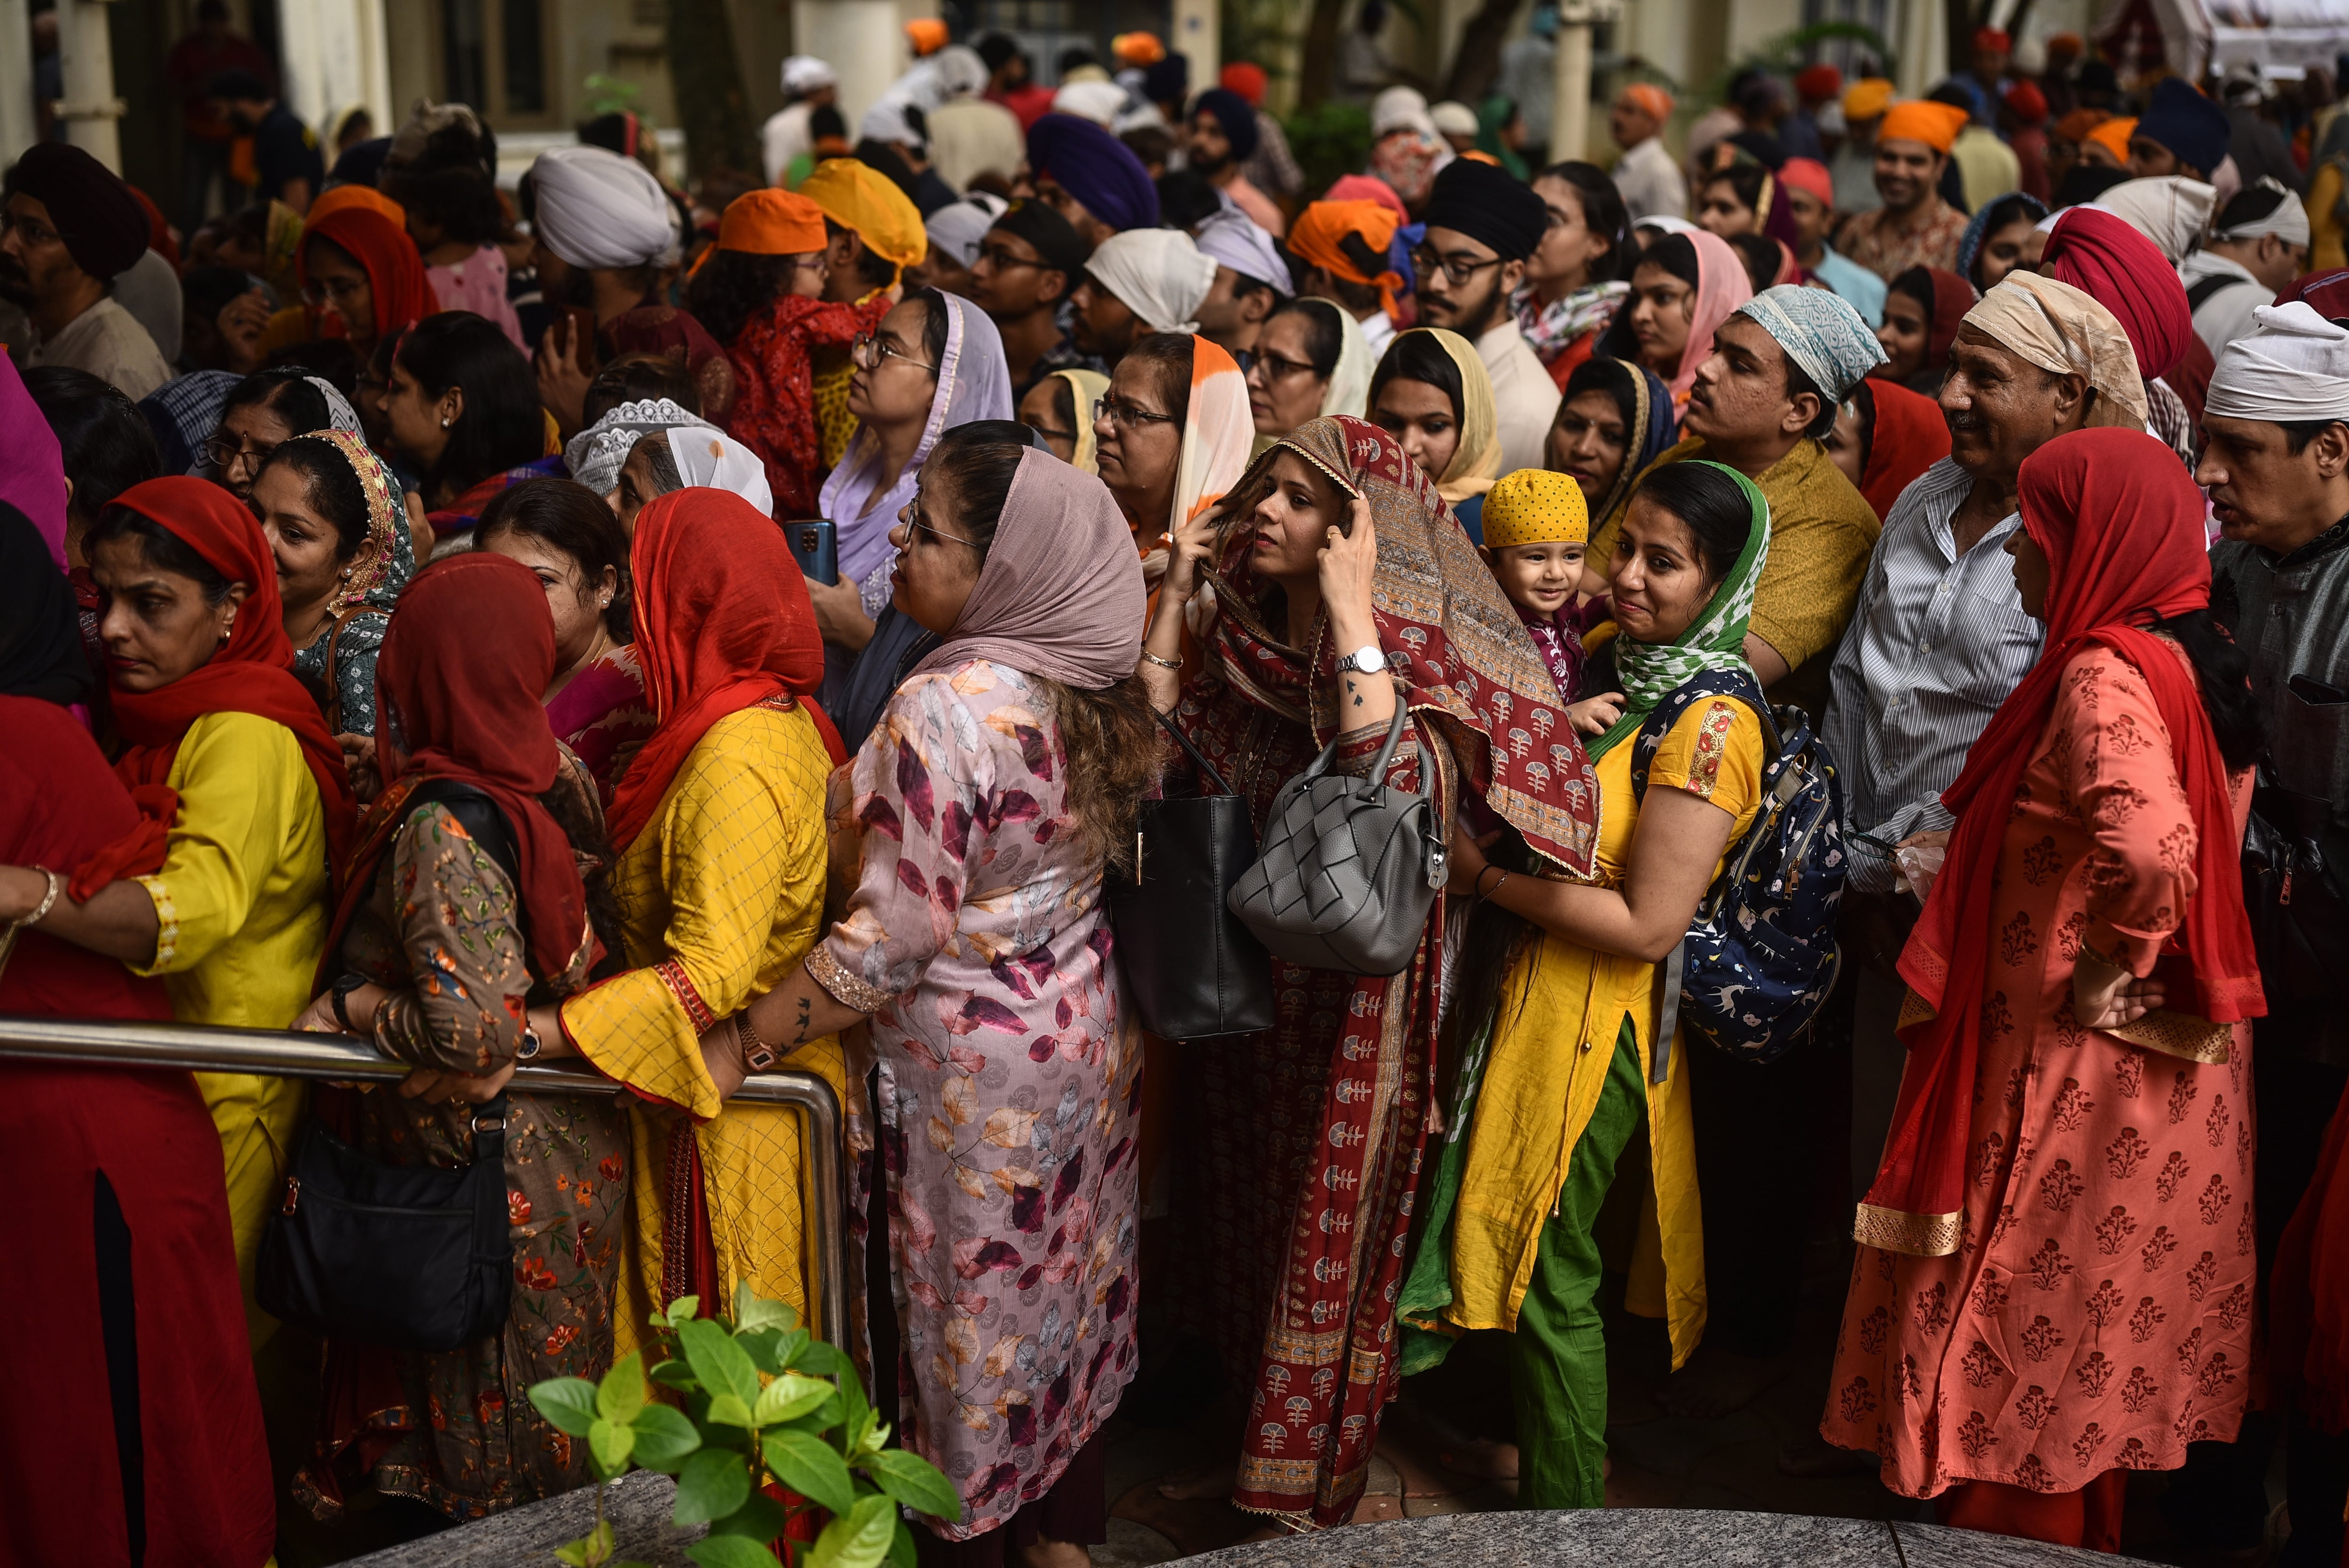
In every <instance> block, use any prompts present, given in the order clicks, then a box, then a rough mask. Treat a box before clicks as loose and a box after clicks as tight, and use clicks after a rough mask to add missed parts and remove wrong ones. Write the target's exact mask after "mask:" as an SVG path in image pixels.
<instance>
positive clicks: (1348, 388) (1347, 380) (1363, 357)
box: [1309, 294, 1378, 419]
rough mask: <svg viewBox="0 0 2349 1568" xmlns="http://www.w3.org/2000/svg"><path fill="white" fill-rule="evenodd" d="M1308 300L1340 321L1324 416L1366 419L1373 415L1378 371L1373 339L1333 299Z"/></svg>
mask: <svg viewBox="0 0 2349 1568" xmlns="http://www.w3.org/2000/svg"><path fill="white" fill-rule="evenodd" d="M1309 298H1310V299H1311V300H1312V301H1313V302H1314V303H1315V304H1325V305H1328V306H1329V307H1330V309H1329V313H1328V314H1329V315H1334V316H1336V317H1337V318H1338V367H1337V368H1336V369H1335V370H1332V371H1331V372H1330V385H1329V387H1327V389H1325V390H1324V391H1323V392H1322V394H1321V408H1320V413H1321V417H1322V418H1329V417H1330V416H1331V415H1333V414H1350V415H1352V416H1353V417H1354V418H1357V419H1360V418H1366V417H1367V416H1368V415H1369V412H1370V403H1371V373H1372V372H1374V371H1375V370H1377V369H1378V361H1377V359H1376V358H1375V357H1373V356H1372V355H1371V340H1370V339H1369V338H1367V337H1364V336H1363V335H1362V324H1361V322H1359V321H1356V320H1355V319H1354V313H1353V312H1352V311H1350V310H1348V309H1347V308H1346V307H1345V306H1344V305H1342V304H1339V303H1338V302H1337V301H1336V300H1333V299H1323V298H1322V297H1321V296H1320V295H1319V294H1313V295H1309Z"/></svg>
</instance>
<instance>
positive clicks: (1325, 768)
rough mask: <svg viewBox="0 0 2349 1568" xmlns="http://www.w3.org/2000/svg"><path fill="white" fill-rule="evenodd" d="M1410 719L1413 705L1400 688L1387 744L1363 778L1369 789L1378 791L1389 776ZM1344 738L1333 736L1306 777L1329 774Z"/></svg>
mask: <svg viewBox="0 0 2349 1568" xmlns="http://www.w3.org/2000/svg"><path fill="white" fill-rule="evenodd" d="M1409 717H1411V704H1410V703H1409V702H1407V701H1405V700H1404V694H1403V692H1402V689H1401V688H1400V687H1398V688H1397V689H1396V691H1395V706H1394V717H1392V718H1390V719H1388V720H1387V740H1386V744H1385V745H1384V746H1381V747H1380V748H1379V757H1378V760H1377V761H1375V762H1373V763H1371V770H1370V771H1369V772H1368V773H1366V774H1364V775H1363V776H1362V778H1363V782H1364V785H1365V787H1366V788H1367V789H1377V788H1378V786H1379V781H1380V780H1381V779H1384V778H1385V777H1386V776H1387V764H1388V763H1389V762H1392V761H1393V760H1394V754H1395V748H1396V747H1398V746H1400V745H1402V725H1403V720H1404V719H1406V718H1409ZM1343 738H1344V737H1343V736H1342V735H1333V736H1331V737H1330V744H1329V745H1327V746H1325V747H1323V748H1321V755H1320V756H1319V757H1317V758H1314V759H1313V766H1312V767H1310V768H1308V769H1306V770H1305V777H1307V778H1308V779H1319V778H1320V777H1321V775H1323V774H1324V773H1327V772H1329V771H1330V764H1331V763H1332V762H1334V761H1336V760H1337V759H1338V742H1339V741H1340V740H1341V739H1343ZM1364 799H1369V797H1368V796H1365V797H1364Z"/></svg>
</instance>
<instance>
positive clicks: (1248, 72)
mask: <svg viewBox="0 0 2349 1568" xmlns="http://www.w3.org/2000/svg"><path fill="white" fill-rule="evenodd" d="M1216 79H1217V80H1218V81H1220V82H1221V83H1222V84H1223V87H1224V90H1225V91H1226V92H1235V93H1237V94H1239V95H1240V97H1242V98H1246V99H1247V101H1248V106H1249V107H1250V108H1263V107H1264V87H1265V79H1264V67H1262V66H1258V65H1251V64H1250V63H1249V62H1247V61H1246V60H1234V61H1233V62H1232V63H1231V64H1230V65H1228V66H1226V67H1224V74H1223V75H1222V76H1221V77H1217V78H1216Z"/></svg>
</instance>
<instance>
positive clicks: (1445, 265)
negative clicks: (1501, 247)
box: [1411, 245, 1505, 288]
mask: <svg viewBox="0 0 2349 1568" xmlns="http://www.w3.org/2000/svg"><path fill="white" fill-rule="evenodd" d="M1504 259H1505V258H1503V257H1500V256H1495V257H1494V258H1493V259H1492V260H1490V261H1487V262H1480V261H1477V260H1475V258H1473V257H1471V256H1470V255H1468V254H1467V253H1465V252H1458V253H1454V254H1452V255H1449V256H1442V255H1438V254H1436V253H1435V251H1434V249H1433V247H1432V246H1428V245H1413V247H1412V249H1411V264H1412V267H1413V270H1414V271H1416V272H1417V273H1419V275H1420V277H1421V278H1422V279H1425V278H1426V276H1427V274H1428V273H1432V272H1435V271H1436V270H1438V269H1439V268H1440V269H1442V271H1443V273H1444V276H1445V277H1446V278H1448V279H1449V280H1451V283H1452V284H1453V286H1454V288H1457V287H1458V286H1459V285H1460V284H1464V283H1466V282H1467V281H1468V280H1469V279H1471V278H1473V277H1475V275H1476V274H1477V273H1481V272H1483V271H1484V270H1485V268H1486V267H1497V266H1499V265H1500V264H1501V263H1502V262H1503V260H1504Z"/></svg>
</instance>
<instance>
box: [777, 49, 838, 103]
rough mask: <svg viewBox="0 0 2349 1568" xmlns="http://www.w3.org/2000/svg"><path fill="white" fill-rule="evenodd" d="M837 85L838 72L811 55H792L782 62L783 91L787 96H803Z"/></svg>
mask: <svg viewBox="0 0 2349 1568" xmlns="http://www.w3.org/2000/svg"><path fill="white" fill-rule="evenodd" d="M839 85H840V74H839V73H838V72H837V71H834V70H833V68H832V67H830V66H828V65H826V64H824V63H823V61H822V60H819V59H817V58H816V57H814V56H813V55H793V56H792V57H791V58H790V59H788V60H785V61H784V62H783V92H784V94H785V95H786V96H788V97H791V98H805V97H807V95H808V94H810V93H812V92H819V91H821V90H823V88H831V87H838V86H839Z"/></svg>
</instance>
